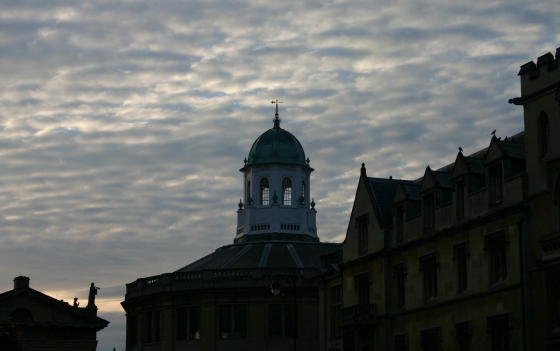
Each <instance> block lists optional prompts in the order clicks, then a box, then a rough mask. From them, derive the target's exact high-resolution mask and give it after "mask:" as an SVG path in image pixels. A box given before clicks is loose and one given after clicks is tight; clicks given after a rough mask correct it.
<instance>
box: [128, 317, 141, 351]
mask: <svg viewBox="0 0 560 351" xmlns="http://www.w3.org/2000/svg"><path fill="white" fill-rule="evenodd" d="M126 318H127V321H126V345H127V346H134V345H136V340H137V337H138V334H137V333H136V331H137V330H138V329H137V328H138V319H137V317H136V316H135V315H127V316H126Z"/></svg>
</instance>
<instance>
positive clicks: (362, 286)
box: [354, 273, 369, 306]
mask: <svg viewBox="0 0 560 351" xmlns="http://www.w3.org/2000/svg"><path fill="white" fill-rule="evenodd" d="M354 284H355V288H356V295H357V296H358V305H362V306H365V305H369V274H368V273H363V274H359V275H357V276H355V277H354Z"/></svg>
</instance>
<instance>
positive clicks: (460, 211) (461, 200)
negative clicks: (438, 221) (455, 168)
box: [455, 180, 465, 221]
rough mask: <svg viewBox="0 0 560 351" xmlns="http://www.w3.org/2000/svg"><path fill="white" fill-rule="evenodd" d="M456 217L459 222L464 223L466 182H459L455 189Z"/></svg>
mask: <svg viewBox="0 0 560 351" xmlns="http://www.w3.org/2000/svg"><path fill="white" fill-rule="evenodd" d="M455 215H456V217H457V221H462V220H463V218H464V217H465V181H463V180H461V181H458V182H457V185H456V187H455Z"/></svg>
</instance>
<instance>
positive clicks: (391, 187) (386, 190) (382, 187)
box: [367, 177, 400, 227]
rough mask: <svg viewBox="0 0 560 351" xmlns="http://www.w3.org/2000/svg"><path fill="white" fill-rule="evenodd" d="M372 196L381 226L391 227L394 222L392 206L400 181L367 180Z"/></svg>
mask: <svg viewBox="0 0 560 351" xmlns="http://www.w3.org/2000/svg"><path fill="white" fill-rule="evenodd" d="M367 180H368V184H369V187H370V191H371V196H372V199H371V200H372V205H373V208H374V209H375V212H376V215H377V218H378V220H379V223H380V224H381V226H383V227H384V226H390V225H391V223H392V221H393V214H392V209H391V207H392V204H393V198H394V196H395V192H396V190H397V186H398V184H399V182H400V181H399V180H398V179H385V178H369V177H368V178H367Z"/></svg>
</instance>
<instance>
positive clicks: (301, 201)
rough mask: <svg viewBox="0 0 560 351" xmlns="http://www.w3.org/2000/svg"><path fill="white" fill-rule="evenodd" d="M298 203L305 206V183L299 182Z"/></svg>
mask: <svg viewBox="0 0 560 351" xmlns="http://www.w3.org/2000/svg"><path fill="white" fill-rule="evenodd" d="M299 203H300V204H301V205H303V204H305V181H302V182H301V194H300V195H299Z"/></svg>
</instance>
